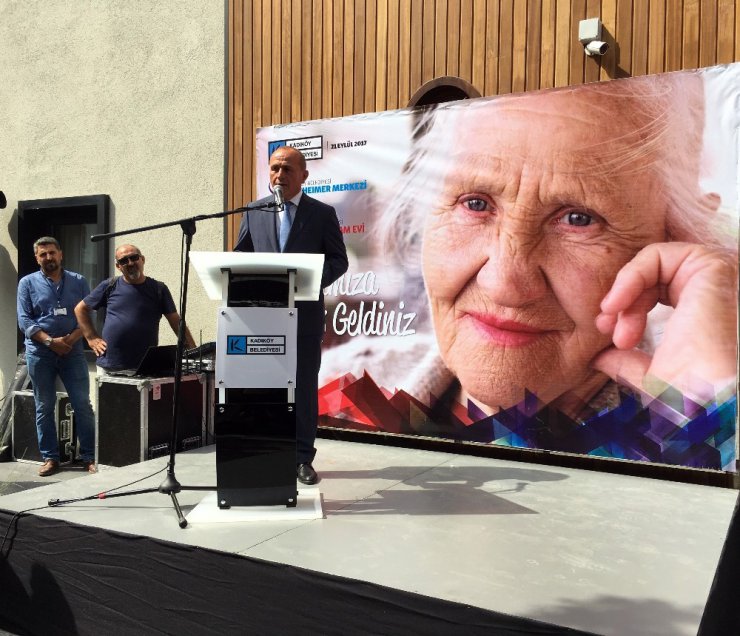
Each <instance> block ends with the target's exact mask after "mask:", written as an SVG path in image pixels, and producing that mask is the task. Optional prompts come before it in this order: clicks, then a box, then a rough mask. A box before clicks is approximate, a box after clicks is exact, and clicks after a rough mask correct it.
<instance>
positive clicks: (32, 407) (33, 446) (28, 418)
mask: <svg viewBox="0 0 740 636" xmlns="http://www.w3.org/2000/svg"><path fill="white" fill-rule="evenodd" d="M12 422H13V424H12V426H13V431H12V438H13V458H14V459H15V460H17V461H31V462H39V463H41V462H42V461H43V460H42V459H41V451H39V442H38V437H37V436H36V404H35V402H34V400H33V391H30V390H26V391H13V415H12ZM56 425H57V437H58V440H59V461H60V462H61V463H69V462H72V461H74V460H75V459H76V458H77V441H76V440H75V431H74V413H73V411H72V405H71V404H70V402H69V397H68V396H67V394H66V393H64V392H62V391H58V392H57V408H56Z"/></svg>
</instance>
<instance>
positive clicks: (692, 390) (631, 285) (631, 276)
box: [593, 243, 737, 401]
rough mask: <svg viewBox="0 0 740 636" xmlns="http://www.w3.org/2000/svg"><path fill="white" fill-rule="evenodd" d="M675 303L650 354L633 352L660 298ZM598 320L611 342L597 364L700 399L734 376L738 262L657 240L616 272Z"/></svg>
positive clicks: (649, 387) (652, 388)
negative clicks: (609, 334) (673, 388)
mask: <svg viewBox="0 0 740 636" xmlns="http://www.w3.org/2000/svg"><path fill="white" fill-rule="evenodd" d="M658 302H660V303H663V304H665V305H670V306H672V307H674V311H673V313H672V314H671V316H670V318H669V319H668V321H667V322H666V324H665V327H664V331H663V337H662V340H661V341H660V343H659V344H658V346H657V348H656V350H655V352H654V353H653V355H652V356H650V355H648V354H646V353H644V352H641V351H638V350H635V349H634V347H635V346H636V345H637V344H638V343H639V342H640V340H641V339H642V336H643V333H644V331H645V326H646V324H647V313H648V312H649V311H650V310H651V309H652V308H653V307H654V306H655V305H656V304H657V303H658ZM601 312H602V313H601V314H599V315H598V316H597V317H596V326H597V328H598V329H599V330H600V331H601V332H602V333H611V334H612V341H613V343H614V346H613V347H610V348H609V349H607V350H605V351H603V352H601V353H600V354H599V355H598V356H596V358H595V359H594V362H593V366H594V368H595V369H597V370H599V371H602V372H603V373H606V374H607V375H609V376H610V377H611V378H612V379H614V380H616V381H627V382H628V383H630V384H632V385H633V386H635V387H638V388H641V389H643V390H645V391H646V392H648V393H649V394H651V395H657V394H659V393H661V392H662V391H663V390H664V389H665V388H666V385H671V386H673V387H675V388H677V389H679V390H680V391H681V392H682V393H683V394H684V395H687V396H690V397H692V398H694V399H697V400H700V401H704V400H711V399H713V398H714V396H715V395H716V393H717V392H718V391H722V390H723V389H726V388H727V387H728V386H734V383H735V379H736V375H737V362H736V344H737V261H736V257H735V256H734V255H731V254H729V253H725V252H722V251H720V250H712V249H709V248H706V247H703V246H701V245H694V244H690V243H655V244H652V245H648V246H647V247H645V248H644V249H642V250H641V251H640V252H639V253H638V254H637V255H636V256H635V257H634V258H633V259H632V260H631V261H630V262H629V263H627V264H626V265H625V266H624V267H623V268H622V269H621V270H620V272H619V273H618V274H617V277H616V279H615V281H614V284H613V285H612V288H611V290H610V291H609V293H608V294H607V295H606V296H605V297H604V299H603V301H602V302H601Z"/></svg>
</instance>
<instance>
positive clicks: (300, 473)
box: [296, 462, 319, 486]
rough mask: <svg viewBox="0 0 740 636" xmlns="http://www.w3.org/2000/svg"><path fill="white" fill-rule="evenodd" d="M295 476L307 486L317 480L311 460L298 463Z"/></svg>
mask: <svg viewBox="0 0 740 636" xmlns="http://www.w3.org/2000/svg"><path fill="white" fill-rule="evenodd" d="M296 477H298V481H300V482H301V483H302V484H306V485H307V486H312V485H313V484H315V483H316V482H317V481H318V480H319V476H318V475H317V474H316V471H315V470H314V469H313V466H311V462H306V463H305V464H298V470H297V471H296Z"/></svg>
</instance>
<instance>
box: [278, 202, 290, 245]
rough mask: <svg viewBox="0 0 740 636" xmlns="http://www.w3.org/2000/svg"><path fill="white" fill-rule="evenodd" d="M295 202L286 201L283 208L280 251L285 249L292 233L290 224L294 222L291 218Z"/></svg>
mask: <svg viewBox="0 0 740 636" xmlns="http://www.w3.org/2000/svg"><path fill="white" fill-rule="evenodd" d="M292 208H293V204H292V203H291V202H290V201H286V202H285V209H284V210H283V219H282V221H280V251H281V252H282V251H284V250H285V244H286V243H287V242H288V235H289V234H290V226H291V225H292V224H293V219H292V218H291V212H292V211H293V210H292Z"/></svg>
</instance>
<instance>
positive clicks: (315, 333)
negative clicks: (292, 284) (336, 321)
mask: <svg viewBox="0 0 740 636" xmlns="http://www.w3.org/2000/svg"><path fill="white" fill-rule="evenodd" d="M307 178H308V170H307V169H306V159H305V157H304V156H303V153H301V152H300V151H299V150H296V149H295V148H292V147H290V146H283V147H281V148H278V149H277V150H276V151H275V152H274V153H272V156H271V157H270V185H271V187H272V188H273V190H274V189H275V187H276V186H280V187H281V188H282V191H283V197H284V200H285V209H284V211H283V212H281V213H280V214H276V213H275V212H273V211H269V210H251V211H249V212H248V213H247V214H245V215H244V217H243V219H242V224H241V227H240V228H239V236H238V238H237V240H236V245H235V246H234V250H235V251H237V252H299V253H304V254H306V253H307V254H323V255H324V270H323V273H322V275H321V289H322V291H321V294H320V295H319V300H317V301H299V302H296V308H297V310H298V368H297V372H296V384H297V386H296V398H295V399H296V439H297V451H298V454H297V461H298V465H297V469H296V476H297V478H298V481H300V482H301V483H304V484H315V483H316V482H317V481H318V475H317V474H316V471H315V470H314V468H313V465H312V462H313V458H314V456H315V455H316V449H315V448H314V441H315V440H316V429H317V427H318V417H319V402H318V392H319V378H318V375H319V367H320V365H321V340H322V338H323V336H324V324H325V311H324V293H323V289H324V288H325V287H328V286H329V285H331V284H332V283H333V282H334V281H335V280H337V278H339V277H340V276H341V275H342V274H344V272H346V271H347V266H348V261H347V250H346V249H345V247H344V239H343V238H342V231H341V229H340V227H339V221H338V219H337V214H336V212H335V210H334V208H333V207H331V206H329V205H326V204H325V203H322V202H321V201H317V200H316V199H312V198H311V197H309V196H308V195H306V194H303V192H302V190H301V185H302V184H303V183H304V181H305V180H306V179H307ZM272 201H273V198H272V197H267V198H265V199H261V200H260V201H257V204H261V203H271V202H272ZM281 245H282V247H281Z"/></svg>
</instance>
